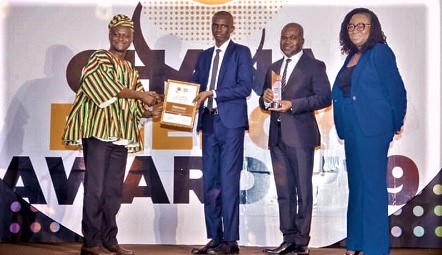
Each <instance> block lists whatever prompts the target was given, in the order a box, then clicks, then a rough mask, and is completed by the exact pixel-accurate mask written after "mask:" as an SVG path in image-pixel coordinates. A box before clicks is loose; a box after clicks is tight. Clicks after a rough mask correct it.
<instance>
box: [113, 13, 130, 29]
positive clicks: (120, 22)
mask: <svg viewBox="0 0 442 255" xmlns="http://www.w3.org/2000/svg"><path fill="white" fill-rule="evenodd" d="M116 26H123V27H129V28H130V29H132V30H134V22H133V21H132V20H131V19H130V18H129V17H128V16H126V15H123V14H117V15H115V16H114V17H113V18H112V20H111V21H110V23H109V25H108V27H109V29H112V28H114V27H116Z"/></svg>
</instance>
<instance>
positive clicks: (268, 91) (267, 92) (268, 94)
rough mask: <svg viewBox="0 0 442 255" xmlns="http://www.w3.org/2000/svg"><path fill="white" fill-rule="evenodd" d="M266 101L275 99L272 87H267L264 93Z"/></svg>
mask: <svg viewBox="0 0 442 255" xmlns="http://www.w3.org/2000/svg"><path fill="white" fill-rule="evenodd" d="M262 99H264V102H265V103H270V102H272V101H273V91H272V90H271V89H266V90H265V91H264V94H263V95H262Z"/></svg>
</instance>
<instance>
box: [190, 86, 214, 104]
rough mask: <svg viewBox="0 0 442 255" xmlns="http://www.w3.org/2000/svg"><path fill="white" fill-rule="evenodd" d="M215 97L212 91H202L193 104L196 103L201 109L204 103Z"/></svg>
mask: <svg viewBox="0 0 442 255" xmlns="http://www.w3.org/2000/svg"><path fill="white" fill-rule="evenodd" d="M212 96H213V92H212V91H211V90H209V91H201V92H200V93H199V94H198V95H197V96H196V97H195V99H193V102H196V108H199V107H200V105H201V104H203V103H204V101H205V100H206V99H207V98H208V97H212Z"/></svg>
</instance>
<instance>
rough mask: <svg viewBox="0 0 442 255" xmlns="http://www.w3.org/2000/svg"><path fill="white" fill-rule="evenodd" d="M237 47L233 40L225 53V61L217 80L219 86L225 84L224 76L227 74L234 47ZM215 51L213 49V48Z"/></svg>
mask: <svg viewBox="0 0 442 255" xmlns="http://www.w3.org/2000/svg"><path fill="white" fill-rule="evenodd" d="M234 48H235V43H234V42H233V41H230V42H229V45H228V46H227V49H226V52H225V53H224V57H223V62H222V63H221V67H220V69H219V72H218V80H217V82H216V83H217V87H218V86H219V85H220V84H223V83H222V82H221V81H222V80H223V78H224V75H225V74H226V71H227V69H228V65H229V64H228V63H230V58H231V57H232V54H233V49H234ZM212 52H213V50H212Z"/></svg>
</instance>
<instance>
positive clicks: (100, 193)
mask: <svg viewBox="0 0 442 255" xmlns="http://www.w3.org/2000/svg"><path fill="white" fill-rule="evenodd" d="M83 154H84V160H85V165H86V172H85V178H84V200H83V220H82V231H83V236H84V244H85V245H86V246H88V247H92V246H99V245H101V244H104V245H108V246H112V245H115V244H117V243H118V242H117V239H116V236H117V232H118V227H117V223H116V215H117V213H118V210H119V209H120V205H121V201H122V195H123V194H122V187H123V178H124V172H125V168H126V161H127V149H126V148H124V147H123V146H120V145H115V144H113V143H111V142H104V141H100V140H98V139H95V138H87V139H83Z"/></svg>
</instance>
